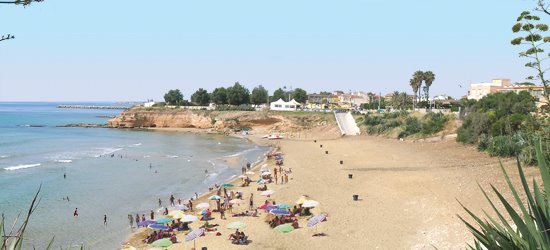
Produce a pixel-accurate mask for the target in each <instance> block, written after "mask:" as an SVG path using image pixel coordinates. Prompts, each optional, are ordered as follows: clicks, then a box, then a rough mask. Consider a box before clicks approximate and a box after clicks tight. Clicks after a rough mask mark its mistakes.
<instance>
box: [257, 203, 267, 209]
mask: <svg viewBox="0 0 550 250" xmlns="http://www.w3.org/2000/svg"><path fill="white" fill-rule="evenodd" d="M267 206H269V204H267V203H265V204H262V205H261V206H258V208H259V209H265V208H266V207H267Z"/></svg>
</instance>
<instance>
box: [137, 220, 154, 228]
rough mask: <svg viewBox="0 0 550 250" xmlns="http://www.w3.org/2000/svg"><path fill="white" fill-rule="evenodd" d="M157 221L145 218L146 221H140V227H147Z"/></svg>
mask: <svg viewBox="0 0 550 250" xmlns="http://www.w3.org/2000/svg"><path fill="white" fill-rule="evenodd" d="M155 223H156V221H154V220H144V221H140V222H139V223H138V227H146V226H149V225H151V224H155Z"/></svg>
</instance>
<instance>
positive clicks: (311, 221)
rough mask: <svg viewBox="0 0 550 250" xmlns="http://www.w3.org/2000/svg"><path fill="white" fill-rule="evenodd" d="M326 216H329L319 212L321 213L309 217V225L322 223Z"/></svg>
mask: <svg viewBox="0 0 550 250" xmlns="http://www.w3.org/2000/svg"><path fill="white" fill-rule="evenodd" d="M326 218H327V216H326V215H324V214H319V215H316V216H313V217H311V219H309V220H308V221H307V227H312V226H315V225H317V224H319V223H321V222H322V221H324V220H325V219H326Z"/></svg>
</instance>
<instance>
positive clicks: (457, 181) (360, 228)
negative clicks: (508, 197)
mask: <svg viewBox="0 0 550 250" xmlns="http://www.w3.org/2000/svg"><path fill="white" fill-rule="evenodd" d="M250 137H251V138H250V139H252V140H253V141H256V142H260V143H265V142H266V141H262V139H260V138H259V134H258V135H251V136H250ZM326 137H327V136H326V135H324V137H323V138H325V139H318V140H317V141H316V142H314V139H313V138H314V137H313V136H312V135H310V136H309V138H308V139H301V140H298V139H284V140H280V141H277V143H278V145H279V146H280V151H282V152H283V153H284V168H285V169H288V168H292V174H291V175H290V176H289V177H290V178H289V179H290V180H289V183H288V184H284V185H281V184H278V185H275V184H268V187H269V189H271V190H274V191H275V194H274V195H272V196H271V198H272V199H274V200H275V201H276V202H277V203H287V204H292V205H293V204H294V202H295V201H296V200H297V199H298V198H299V197H300V196H301V195H303V194H306V195H308V196H309V197H310V198H311V199H313V200H316V201H319V202H320V206H318V207H316V208H314V209H312V213H313V214H320V213H326V214H328V220H327V221H326V222H322V223H321V224H319V226H318V231H319V232H324V233H326V234H327V236H325V237H312V235H313V234H314V233H315V229H314V228H308V227H306V224H307V218H305V217H304V218H302V219H300V220H299V224H300V228H299V229H296V230H294V231H292V232H290V233H287V234H281V233H279V232H276V231H274V230H273V229H271V228H270V227H269V225H268V224H267V223H265V222H264V218H265V215H266V213H265V212H264V211H263V210H261V215H260V216H259V217H238V218H236V217H231V216H230V214H229V213H227V212H226V216H227V220H221V219H220V216H219V213H213V217H214V220H212V221H210V224H219V226H218V227H217V228H218V232H220V233H221V234H222V235H221V236H216V235H215V233H206V235H205V236H204V237H200V238H198V239H197V240H196V246H197V249H201V247H208V249H353V248H355V249H433V246H435V247H437V248H438V249H459V248H464V247H465V244H466V243H467V242H471V239H472V236H471V235H470V233H469V232H468V231H467V229H466V227H465V226H464V225H463V223H462V222H461V221H460V220H459V219H458V218H457V214H460V215H464V214H465V213H464V211H463V209H462V208H461V207H460V205H459V203H458V202H457V200H459V201H460V202H462V203H463V204H465V205H466V206H467V207H469V208H471V209H473V210H474V211H476V212H481V209H487V210H488V209H489V208H490V207H489V204H488V203H487V202H486V201H485V198H484V197H483V196H482V194H481V192H480V190H479V188H478V187H477V182H479V183H480V185H481V186H483V187H485V188H488V187H489V184H493V185H495V186H496V187H497V188H499V189H501V190H505V188H506V186H505V185H506V184H505V182H504V179H503V178H502V173H501V170H500V167H499V160H498V159H497V158H491V157H489V156H487V155H485V154H483V153H480V152H477V150H476V149H475V148H473V147H467V146H463V145H460V144H457V143H455V142H454V141H452V140H445V141H439V142H408V141H404V142H403V141H398V140H390V139H384V138H379V137H370V136H356V137H344V138H339V137H335V138H334V139H327V138H326ZM269 142H272V141H269ZM321 145H322V147H321ZM326 151H328V154H327V152H326ZM340 161H343V164H340ZM502 161H503V164H504V166H505V168H506V169H507V170H508V171H509V174H510V175H511V177H512V179H513V180H514V181H515V182H517V181H518V178H517V173H516V172H517V171H516V169H515V161H514V160H511V159H503V160H502ZM267 164H268V165H269V168H270V169H271V170H272V171H273V168H274V166H275V164H274V160H268V161H267ZM254 171H255V172H256V175H253V176H252V177H253V178H252V179H253V180H255V179H257V178H258V173H259V171H258V170H257V169H256V170H254ZM349 174H352V175H353V178H352V179H350V178H349V177H348V175H349ZM536 174H537V171H536V169H535V168H526V175H527V176H528V178H532V177H533V176H536ZM235 182H236V183H240V180H236V181H235ZM257 187H258V184H256V183H252V184H251V185H250V186H249V187H244V188H242V187H238V185H236V187H234V188H231V189H230V190H233V191H242V192H243V193H244V197H243V199H244V200H245V201H248V199H249V197H250V193H254V204H255V206H258V205H260V204H262V203H263V202H264V201H265V199H266V198H265V197H263V196H260V192H259V191H256V188H257ZM228 192H229V190H228ZM504 193H505V194H508V193H507V192H504ZM353 195H359V200H358V201H354V200H353V199H352V196H353ZM208 196H209V194H205V195H203V196H202V197H201V198H200V199H199V200H200V201H199V202H203V201H206V200H205V199H206V197H208ZM197 203H198V202H197V201H195V202H194V204H197ZM211 205H212V206H214V205H215V203H214V202H211ZM247 207H248V204H246V205H245V204H243V205H240V206H237V207H236V209H235V208H234V211H245V210H246V209H247ZM234 221H243V222H245V223H246V224H247V227H246V228H245V229H244V230H243V231H244V232H245V233H246V234H247V235H248V236H249V239H250V243H249V244H248V245H234V244H231V242H230V241H229V240H228V236H229V235H230V234H231V233H232V232H234V230H229V229H226V225H227V224H228V223H231V222H234ZM202 224H203V222H194V223H192V224H191V225H190V226H191V227H192V228H197V227H198V226H200V225H202ZM139 232H141V233H138V234H135V235H134V236H133V237H132V240H131V241H130V242H131V243H132V245H133V246H135V247H137V248H138V249H148V248H149V247H148V246H147V245H145V244H139V241H140V240H141V239H143V237H144V236H143V235H144V232H145V233H147V232H150V230H149V229H140V230H139ZM184 237H185V235H184V234H182V233H179V234H178V241H179V242H180V243H177V244H174V245H172V246H171V247H169V248H168V249H191V248H192V247H193V242H184Z"/></svg>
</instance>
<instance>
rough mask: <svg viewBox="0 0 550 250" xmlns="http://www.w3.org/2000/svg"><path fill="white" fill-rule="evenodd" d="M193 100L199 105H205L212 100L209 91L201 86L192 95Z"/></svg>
mask: <svg viewBox="0 0 550 250" xmlns="http://www.w3.org/2000/svg"><path fill="white" fill-rule="evenodd" d="M191 101H192V102H194V103H196V104H198V105H201V106H204V105H207V104H208V103H209V102H210V95H209V94H208V91H206V90H205V89H203V88H199V89H198V90H197V91H195V93H193V95H192V96H191Z"/></svg>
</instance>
